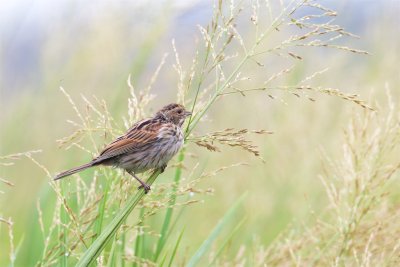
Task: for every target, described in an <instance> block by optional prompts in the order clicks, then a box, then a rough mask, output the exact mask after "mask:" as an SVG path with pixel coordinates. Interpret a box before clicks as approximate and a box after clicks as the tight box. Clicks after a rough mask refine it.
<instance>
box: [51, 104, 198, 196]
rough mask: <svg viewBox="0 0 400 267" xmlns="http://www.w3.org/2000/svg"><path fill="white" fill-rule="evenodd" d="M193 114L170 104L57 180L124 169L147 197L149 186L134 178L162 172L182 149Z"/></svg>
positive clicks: (181, 107) (179, 106)
mask: <svg viewBox="0 0 400 267" xmlns="http://www.w3.org/2000/svg"><path fill="white" fill-rule="evenodd" d="M190 114H191V113H190V112H188V111H186V110H185V108H184V107H183V106H182V105H179V104H169V105H167V106H165V107H163V108H162V109H161V110H160V111H158V112H157V113H156V114H155V115H154V117H153V118H149V119H145V120H142V121H139V122H137V123H135V124H134V125H133V126H132V127H131V128H130V129H129V130H128V131H127V133H126V134H124V135H122V136H120V137H118V138H117V139H116V140H115V141H113V142H112V143H110V144H109V145H108V146H106V147H105V148H104V150H103V151H102V152H101V153H100V155H99V156H98V157H96V158H94V159H93V160H92V161H91V162H89V163H87V164H84V165H82V166H79V167H76V168H73V169H70V170H67V171H64V172H62V173H60V174H58V175H57V176H56V177H55V178H54V180H58V179H61V178H63V177H65V176H69V175H71V174H74V173H77V172H80V171H82V170H85V169H87V168H90V167H93V166H97V165H106V166H114V167H118V168H122V169H124V170H126V171H127V172H128V173H129V174H131V175H132V176H133V177H134V178H135V179H137V180H138V181H139V182H140V184H141V187H144V190H145V192H146V193H147V192H148V191H149V190H150V186H148V185H147V184H146V183H144V182H143V181H142V180H140V179H139V178H138V177H136V175H135V174H137V173H141V172H145V171H147V170H150V169H162V170H164V168H165V167H166V166H167V163H168V161H169V160H170V159H171V158H172V157H173V156H174V155H175V154H176V153H177V152H178V151H179V149H180V148H181V147H182V145H183V133H182V129H181V128H182V125H183V123H184V121H185V118H186V117H188V116H189V115H190Z"/></svg>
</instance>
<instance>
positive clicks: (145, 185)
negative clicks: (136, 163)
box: [128, 172, 150, 194]
mask: <svg viewBox="0 0 400 267" xmlns="http://www.w3.org/2000/svg"><path fill="white" fill-rule="evenodd" d="M128 173H129V174H130V175H132V177H133V178H135V179H136V180H137V181H138V182H139V183H140V184H141V185H140V186H139V189H140V188H143V189H144V193H145V194H147V193H148V192H149V191H150V185H148V184H146V183H145V182H143V181H142V180H141V179H139V178H138V177H137V176H136V175H135V174H134V173H133V172H128Z"/></svg>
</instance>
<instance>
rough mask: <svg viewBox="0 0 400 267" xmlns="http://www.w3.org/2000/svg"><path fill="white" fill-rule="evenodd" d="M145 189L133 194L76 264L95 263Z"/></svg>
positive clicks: (81, 266)
mask: <svg viewBox="0 0 400 267" xmlns="http://www.w3.org/2000/svg"><path fill="white" fill-rule="evenodd" d="M160 173H161V171H160V170H157V171H156V172H154V173H153V174H152V175H151V176H150V177H149V179H148V180H147V184H149V185H152V184H153V183H154V181H155V180H156V178H157V177H158V175H160ZM144 195H145V194H144V190H143V189H140V190H139V191H138V192H137V193H136V194H135V195H133V196H132V197H131V198H130V199H129V200H128V201H127V203H126V204H125V206H124V207H123V208H122V209H120V210H119V211H118V213H117V214H116V215H115V217H114V219H113V220H112V221H111V222H110V223H109V224H108V225H107V226H106V227H105V228H104V230H103V232H101V234H100V235H99V237H98V238H97V239H96V240H95V241H94V242H93V244H92V245H91V246H90V247H89V248H88V250H86V252H85V253H84V254H83V255H82V257H81V258H80V259H79V262H78V263H77V265H76V266H80V267H83V266H88V265H89V264H91V263H94V262H95V260H96V259H97V257H98V256H99V255H100V253H101V252H102V251H103V249H104V248H105V246H106V245H107V244H108V242H109V241H110V240H111V239H112V238H113V237H114V236H115V234H116V232H117V231H118V229H119V228H120V227H121V225H122V223H123V222H124V221H125V220H126V218H127V217H128V216H129V214H130V213H131V212H132V210H133V208H134V207H136V205H137V204H138V203H139V201H140V200H141V199H142V198H143V196H144Z"/></svg>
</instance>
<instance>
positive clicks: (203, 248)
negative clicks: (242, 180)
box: [186, 193, 247, 267]
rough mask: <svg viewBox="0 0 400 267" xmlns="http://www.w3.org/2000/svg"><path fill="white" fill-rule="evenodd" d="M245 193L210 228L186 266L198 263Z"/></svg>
mask: <svg viewBox="0 0 400 267" xmlns="http://www.w3.org/2000/svg"><path fill="white" fill-rule="evenodd" d="M246 195H247V193H244V194H243V195H242V196H241V197H240V198H239V199H238V200H236V202H235V203H234V204H233V205H232V207H231V208H230V209H229V210H228V211H227V212H226V213H225V215H224V217H222V218H221V220H220V221H219V222H218V224H217V225H216V226H215V228H214V229H213V230H212V232H211V233H210V235H209V236H208V237H207V239H206V240H204V242H203V244H201V246H200V247H199V249H198V250H197V251H196V253H195V254H194V255H193V256H192V258H191V259H190V260H189V262H188V264H187V265H186V266H187V267H194V266H196V265H197V264H198V263H199V261H200V259H201V258H202V257H203V256H204V254H205V253H206V252H207V251H208V250H209V249H210V247H211V245H212V243H213V242H214V241H215V239H216V238H217V237H218V235H219V234H220V233H221V231H222V230H223V229H224V226H226V225H227V224H228V223H229V222H230V221H231V220H232V219H233V218H234V217H233V215H234V214H235V212H236V210H237V209H238V207H239V206H240V204H241V203H242V201H243V199H244V198H245V197H246Z"/></svg>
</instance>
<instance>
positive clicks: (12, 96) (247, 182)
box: [0, 1, 400, 266]
mask: <svg viewBox="0 0 400 267" xmlns="http://www.w3.org/2000/svg"><path fill="white" fill-rule="evenodd" d="M364 5H368V4H362V2H361V1H360V4H359V6H358V8H359V9H363V8H364ZM393 6H396V7H397V12H398V11H400V10H398V5H396V4H395V3H393ZM201 7H202V8H204V7H203V6H202V5H201ZM130 8H131V9H132V8H133V7H130V6H128V7H126V8H120V9H111V10H112V11H113V12H110V13H107V12H105V11H106V8H104V9H100V11H99V10H97V13H96V12H95V13H94V15H93V14H92V15H91V16H88V17H87V18H86V19H87V20H85V24H84V25H80V24H79V23H78V22H79V20H77V21H78V22H77V21H75V20H74V21H73V22H74V23H71V25H69V24H68V23H69V21H68V19H66V20H63V21H61V22H60V21H59V22H58V23H57V24H54V25H52V27H51V30H50V32H51V34H50V35H49V36H48V37H47V38H46V39H45V40H44V41H43V42H42V43H41V44H40V46H39V51H37V53H38V57H39V59H38V62H39V63H38V64H37V65H36V66H35V72H34V73H35V75H38V76H39V77H37V79H33V80H32V83H33V85H34V86H31V85H30V84H29V83H27V84H24V83H23V82H20V83H18V86H16V87H15V88H7V89H5V88H4V86H5V84H4V83H3V85H2V87H3V88H2V92H1V106H2V109H1V110H2V112H1V113H2V114H0V120H1V121H0V126H1V136H0V137H1V139H0V155H1V156H5V155H9V154H14V153H17V152H21V151H31V150H38V149H40V150H42V152H41V153H38V154H35V155H34V158H35V160H37V161H38V162H40V163H42V164H44V165H45V166H47V167H49V168H50V172H51V173H52V174H54V173H56V172H58V171H60V170H64V169H66V168H69V167H71V166H74V165H77V164H80V163H82V162H86V161H88V160H89V159H90V158H91V155H90V154H89V153H87V154H85V153H82V152H81V150H79V149H77V148H75V147H72V148H71V149H69V150H61V149H58V145H57V143H56V140H58V139H60V138H61V137H63V136H66V135H68V134H69V133H70V132H72V130H73V128H74V127H73V126H72V125H71V124H69V123H66V121H67V120H69V119H71V118H75V116H76V115H75V113H74V110H73V109H71V106H70V104H69V103H68V101H67V100H66V98H65V97H64V95H63V94H62V93H61V92H60V91H59V90H58V88H59V87H60V86H62V87H63V88H65V89H66V91H67V92H68V93H69V95H71V96H72V97H73V98H74V99H78V98H79V97H80V95H81V94H82V95H84V96H86V97H88V98H90V99H92V96H93V95H95V96H96V97H97V98H98V99H106V101H107V103H108V106H109V108H110V110H109V111H110V113H111V114H112V117H113V118H115V124H116V125H117V126H118V128H119V129H123V128H124V121H123V119H122V116H125V115H126V113H127V110H126V107H127V104H128V103H127V102H128V100H127V99H128V97H129V95H130V92H129V88H128V86H127V84H126V80H127V77H128V75H129V74H131V75H132V81H133V84H134V86H135V87H138V88H144V87H146V86H147V85H148V83H149V80H150V78H151V75H152V74H153V72H154V70H155V69H156V67H157V65H158V63H159V61H160V58H162V55H163V54H164V53H165V52H168V53H170V55H169V57H168V58H167V62H166V65H167V66H168V67H166V68H164V69H163V70H162V71H161V73H160V76H159V77H158V79H157V81H156V82H155V84H154V85H153V88H154V90H153V92H154V93H155V94H156V98H155V100H154V101H153V102H152V103H151V107H150V109H152V110H155V109H157V108H158V107H160V106H162V105H164V104H166V103H169V102H171V101H173V100H174V99H175V96H176V91H177V90H176V88H177V86H178V80H179V77H178V75H177V74H176V72H175V71H174V69H173V68H172V67H171V66H172V64H173V62H174V60H173V56H171V55H172V54H173V49H172V46H171V38H172V37H176V40H175V43H176V46H177V49H178V51H180V54H181V60H182V62H183V64H186V65H188V64H190V60H191V58H192V56H193V52H194V51H191V48H192V46H193V44H194V43H195V42H196V40H197V39H199V38H200V37H199V34H197V32H196V29H195V26H194V25H195V24H196V23H197V22H194V23H193V24H191V25H190V27H189V26H187V27H185V28H184V30H182V32H181V27H183V26H182V23H183V24H184V23H186V21H185V20H184V16H190V15H191V14H192V13H193V12H196V8H195V7H192V8H187V9H184V10H183V11H182V10H181V11H177V10H176V9H174V8H173V7H171V6H169V5H165V6H162V8H160V9H156V11H155V12H154V13H153V14H152V12H150V11H149V10H151V7H150V6H146V7H144V8H142V10H137V11H136V12H135V16H138V17H137V18H135V16H133V15H132V14H131V13H130V12H131V9H130ZM208 8H209V7H208ZM205 9H206V10H207V8H205ZM338 11H339V14H340V16H339V21H340V20H341V17H345V18H347V19H346V20H345V22H346V23H349V24H351V23H354V22H352V21H349V17H351V16H352V13H351V12H356V11H357V10H355V9H346V8H345V6H343V7H342V8H341V9H339V10H338ZM141 12H142V13H143V14H142V15H141V16H139V15H138V14H140V13H141ZM381 12H382V16H373V17H372V18H373V19H371V20H367V21H366V23H365V24H363V25H360V27H361V29H359V32H358V34H359V35H360V36H361V38H360V39H357V40H352V41H351V42H352V43H351V46H355V47H361V48H362V49H365V50H367V51H369V52H370V53H371V55H368V56H361V55H353V54H349V53H345V52H343V51H338V50H326V49H324V48H318V49H314V50H303V51H301V55H302V57H304V58H309V59H311V60H304V61H299V62H298V63H297V64H296V65H295V67H294V70H293V72H291V73H290V74H289V75H287V76H286V77H285V78H284V83H287V84H292V83H295V82H298V81H299V80H301V79H302V78H304V77H305V76H308V75H310V74H312V73H314V72H316V71H318V70H320V69H321V68H323V67H325V66H329V70H328V71H327V72H326V73H324V74H323V75H321V76H318V77H317V78H316V79H315V80H314V83H317V84H318V85H320V86H326V87H335V88H341V89H343V91H344V92H346V93H357V94H360V95H361V96H362V98H363V99H368V100H369V101H368V102H369V103H371V104H372V105H373V106H374V107H376V108H377V109H378V112H379V110H380V108H381V107H385V106H387V105H388V102H387V98H386V94H385V90H384V89H385V87H388V88H389V89H390V91H391V93H392V97H393V102H394V103H396V102H399V101H400V91H399V88H400V76H399V75H398V62H399V60H400V58H399V54H398V47H400V34H399V32H398V31H399V30H398V29H397V28H396V27H393V23H394V22H396V21H398V18H397V15H396V8H393V7H392V6H390V5H385V6H384V8H383V9H382V11H381ZM205 13H206V14H207V12H205ZM106 14H107V15H106ZM146 15H147V16H148V17H147V19H146V20H144V19H143V18H146ZM72 18H73V16H72ZM189 22H191V21H190V20H189ZM81 26H82V28H80V27H81ZM382 29H384V30H382ZM289 34H290V33H289ZM274 41H276V40H268V42H272V43H273V42H274ZM2 49H3V48H2ZM5 53H7V48H4V49H3V51H2V56H1V59H2V60H3V59H5V56H4V54H5ZM279 60H280V59H279V58H277V62H263V64H264V66H263V68H262V69H261V70H260V69H259V68H257V69H256V67H257V66H254V67H253V66H249V67H248V69H247V71H253V69H252V68H254V73H256V74H257V75H264V76H263V77H262V78H260V79H262V80H265V79H266V77H269V76H270V75H272V74H273V73H275V72H276V71H277V70H279V69H280V68H281V67H282V66H281V63H280V61H279ZM254 65H257V64H254ZM6 67H7V66H4V65H3V64H2V75H3V74H5V73H6V72H4V68H6ZM257 75H255V76H257ZM16 77H18V75H17V76H16ZM2 78H3V77H2ZM21 80H24V78H23V77H21ZM37 81H39V82H37ZM251 82H254V84H256V82H257V81H256V80H253V81H251ZM229 97H230V99H229V104H227V102H226V101H221V103H220V104H218V105H216V106H213V107H212V108H211V109H210V112H209V113H208V115H207V116H206V118H205V120H206V123H202V124H201V127H200V128H199V129H196V131H197V133H199V134H205V133H209V132H215V131H220V130H222V129H224V128H237V129H242V128H247V129H252V130H255V129H267V130H271V131H273V132H274V134H273V135H269V136H268V137H264V136H254V137H253V139H254V140H253V141H254V142H255V143H257V144H258V146H259V147H260V150H261V151H260V154H261V156H262V157H263V159H264V160H265V162H262V161H259V160H255V158H254V156H253V155H252V154H249V153H244V152H242V151H241V150H238V149H236V148H234V147H233V148H225V147H224V148H223V150H224V154H220V153H210V152H208V151H206V150H204V149H202V148H199V147H197V146H195V145H193V144H190V147H189V148H190V151H191V154H189V155H188V162H189V163H188V164H191V166H193V165H195V164H197V163H198V164H199V167H198V169H199V170H198V171H197V172H201V171H203V170H207V171H212V170H215V169H218V168H220V166H229V165H232V164H235V163H238V162H248V163H250V164H251V165H250V166H242V167H240V168H233V169H228V170H225V171H224V172H221V173H218V175H217V176H213V177H212V178H208V179H205V180H203V181H202V184H201V188H203V189H207V188H213V189H214V191H213V192H214V193H213V194H212V195H205V196H202V199H203V200H204V202H201V203H202V204H195V205H191V206H190V208H186V209H185V210H184V212H183V213H182V214H181V216H180V220H179V222H178V223H177V226H175V229H176V228H178V229H181V228H184V229H185V231H184V232H185V233H184V235H182V236H183V237H181V236H180V234H181V231H176V233H174V236H173V237H172V240H178V241H177V244H179V249H178V250H177V252H176V253H177V255H179V258H180V259H183V258H185V257H186V258H188V257H189V256H188V255H192V254H193V253H194V252H195V251H196V250H197V248H198V247H199V246H200V245H201V244H202V243H203V241H204V238H205V237H207V236H208V235H209V234H210V233H211V231H212V229H214V227H215V225H216V224H217V222H218V220H219V219H220V218H221V217H223V214H224V213H225V212H226V211H227V210H229V208H230V207H231V206H232V204H233V203H235V201H236V200H237V199H238V198H239V197H240V196H241V195H242V194H243V192H245V191H247V192H248V196H247V198H245V199H244V200H243V204H242V208H241V209H239V210H238V211H236V213H235V214H236V216H237V217H235V220H234V222H233V223H231V224H232V225H231V227H230V229H233V228H234V227H235V226H236V225H238V224H239V222H240V221H241V220H242V218H243V217H246V218H247V219H246V221H245V223H243V225H242V226H241V227H240V229H239V230H238V231H237V232H236V233H235V235H234V236H233V237H232V241H230V242H229V243H228V244H227V245H226V247H225V248H224V249H227V251H228V255H231V257H232V258H234V257H235V256H236V252H237V251H240V249H241V245H246V246H247V247H248V249H247V251H246V253H248V254H252V253H253V254H256V252H257V251H258V250H257V249H258V248H259V247H262V246H264V247H267V246H268V245H269V244H271V243H273V242H274V240H275V239H276V238H277V236H279V235H280V234H282V233H284V232H285V230H286V229H295V230H293V231H300V232H301V231H302V229H303V226H304V225H308V224H309V225H313V224H314V223H315V214H319V213H322V212H323V211H325V209H326V207H327V206H328V205H329V198H328V197H327V194H326V191H325V188H324V185H323V183H321V181H320V180H319V179H318V176H319V175H320V174H321V173H323V172H324V165H323V162H324V160H322V158H324V156H325V155H329V158H340V155H341V154H342V151H341V147H342V146H343V143H344V139H343V138H342V136H343V135H342V132H343V129H344V128H346V126H347V125H348V123H349V122H350V119H351V118H352V117H353V115H352V114H358V113H359V112H362V111H360V110H361V108H360V107H359V106H356V105H353V104H351V103H349V102H347V101H342V100H340V99H337V98H331V97H328V96H323V95H321V96H319V97H318V98H317V99H316V101H309V100H308V99H307V98H297V97H296V96H294V95H286V96H278V97H276V98H275V99H272V98H271V97H268V95H266V94H265V95H264V96H263V97H261V96H260V95H259V94H254V95H252V94H247V95H246V96H245V97H243V96H241V95H240V94H237V95H235V96H229ZM76 104H77V106H78V108H79V109H80V110H85V109H86V107H85V103H84V101H76ZM150 113H151V110H150ZM96 141H97V145H98V147H97V148H98V149H101V148H102V147H103V146H104V143H105V140H104V139H101V137H99V138H98V140H96ZM395 145H398V144H395ZM321 151H323V152H321ZM192 155H196V156H192ZM222 155H223V156H222ZM395 157H396V155H393V159H395ZM12 161H13V162H14V163H15V164H14V165H11V166H1V173H0V177H1V178H4V179H6V180H7V181H10V182H12V184H13V186H9V185H7V184H5V183H3V182H1V181H0V191H1V193H0V202H1V204H0V205H1V206H0V217H1V218H6V223H4V224H3V223H0V237H1V238H0V251H2V253H0V265H1V266H3V265H5V263H8V262H9V255H8V253H4V252H5V251H7V252H8V251H9V246H10V245H9V242H8V227H7V225H8V224H9V223H10V222H11V221H12V222H13V240H14V246H15V247H16V248H17V251H18V254H17V262H16V266H27V265H32V263H36V262H37V261H38V260H39V259H40V258H41V257H42V255H41V253H42V250H43V244H44V240H43V236H42V234H41V231H40V223H39V214H38V209H37V206H38V203H40V206H41V210H42V216H43V221H44V223H45V224H46V225H49V224H51V220H52V214H50V213H49V212H45V211H46V210H47V211H52V210H53V209H54V208H55V206H56V195H55V194H54V191H53V190H52V188H51V187H50V186H49V183H48V180H49V178H48V177H47V176H46V173H44V172H43V170H41V169H40V168H38V167H37V166H35V164H33V163H32V161H31V160H30V159H29V157H27V156H26V155H22V156H21V157H19V158H18V159H12ZM92 174H93V171H88V172H85V173H82V174H81V177H82V179H83V180H84V179H85V178H87V179H91V177H92ZM71 178H72V177H71ZM397 179H398V174H397ZM172 180H173V172H172V171H171V170H167V172H166V173H165V174H163V175H162V176H160V177H159V178H158V180H157V182H156V183H170V182H172ZM89 183H90V181H88V184H89ZM399 189H400V188H399V186H398V183H397V184H393V185H392V188H391V195H390V198H389V200H388V201H392V202H393V203H394V204H393V205H396V203H397V205H398V201H399V199H400V195H399V192H400V191H399ZM72 205H76V203H75V204H74V203H72ZM134 214H135V215H134V216H139V215H140V214H139V211H136V213H134ZM164 216H165V213H164V211H162V212H160V213H157V214H155V215H154V216H151V217H149V218H148V220H147V221H146V224H148V225H149V226H151V227H152V228H154V229H160V228H161V223H162V221H163V218H164ZM375 216H379V214H378V215H375ZM8 218H11V220H10V221H9V220H8ZM46 231H47V229H46ZM226 231H228V230H226ZM188 233H190V234H188ZM147 237H148V238H149V239H154V238H155V237H152V236H147ZM221 243H223V242H222V241H221V242H220V244H221ZM177 244H176V243H173V242H172V243H171V244H168V245H167V246H169V247H168V249H170V250H173V248H174V246H175V245H177ZM257 244H262V245H257ZM252 246H256V248H254V249H253V250H252V248H251V247H252ZM257 246H258V247H257ZM148 249H150V248H148ZM213 249H217V248H213ZM229 253H230V254H229ZM176 257H177V256H176ZM177 258H178V257H177ZM179 263H180V262H178V264H179ZM236 263H237V264H239V263H238V262H236Z"/></svg>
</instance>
